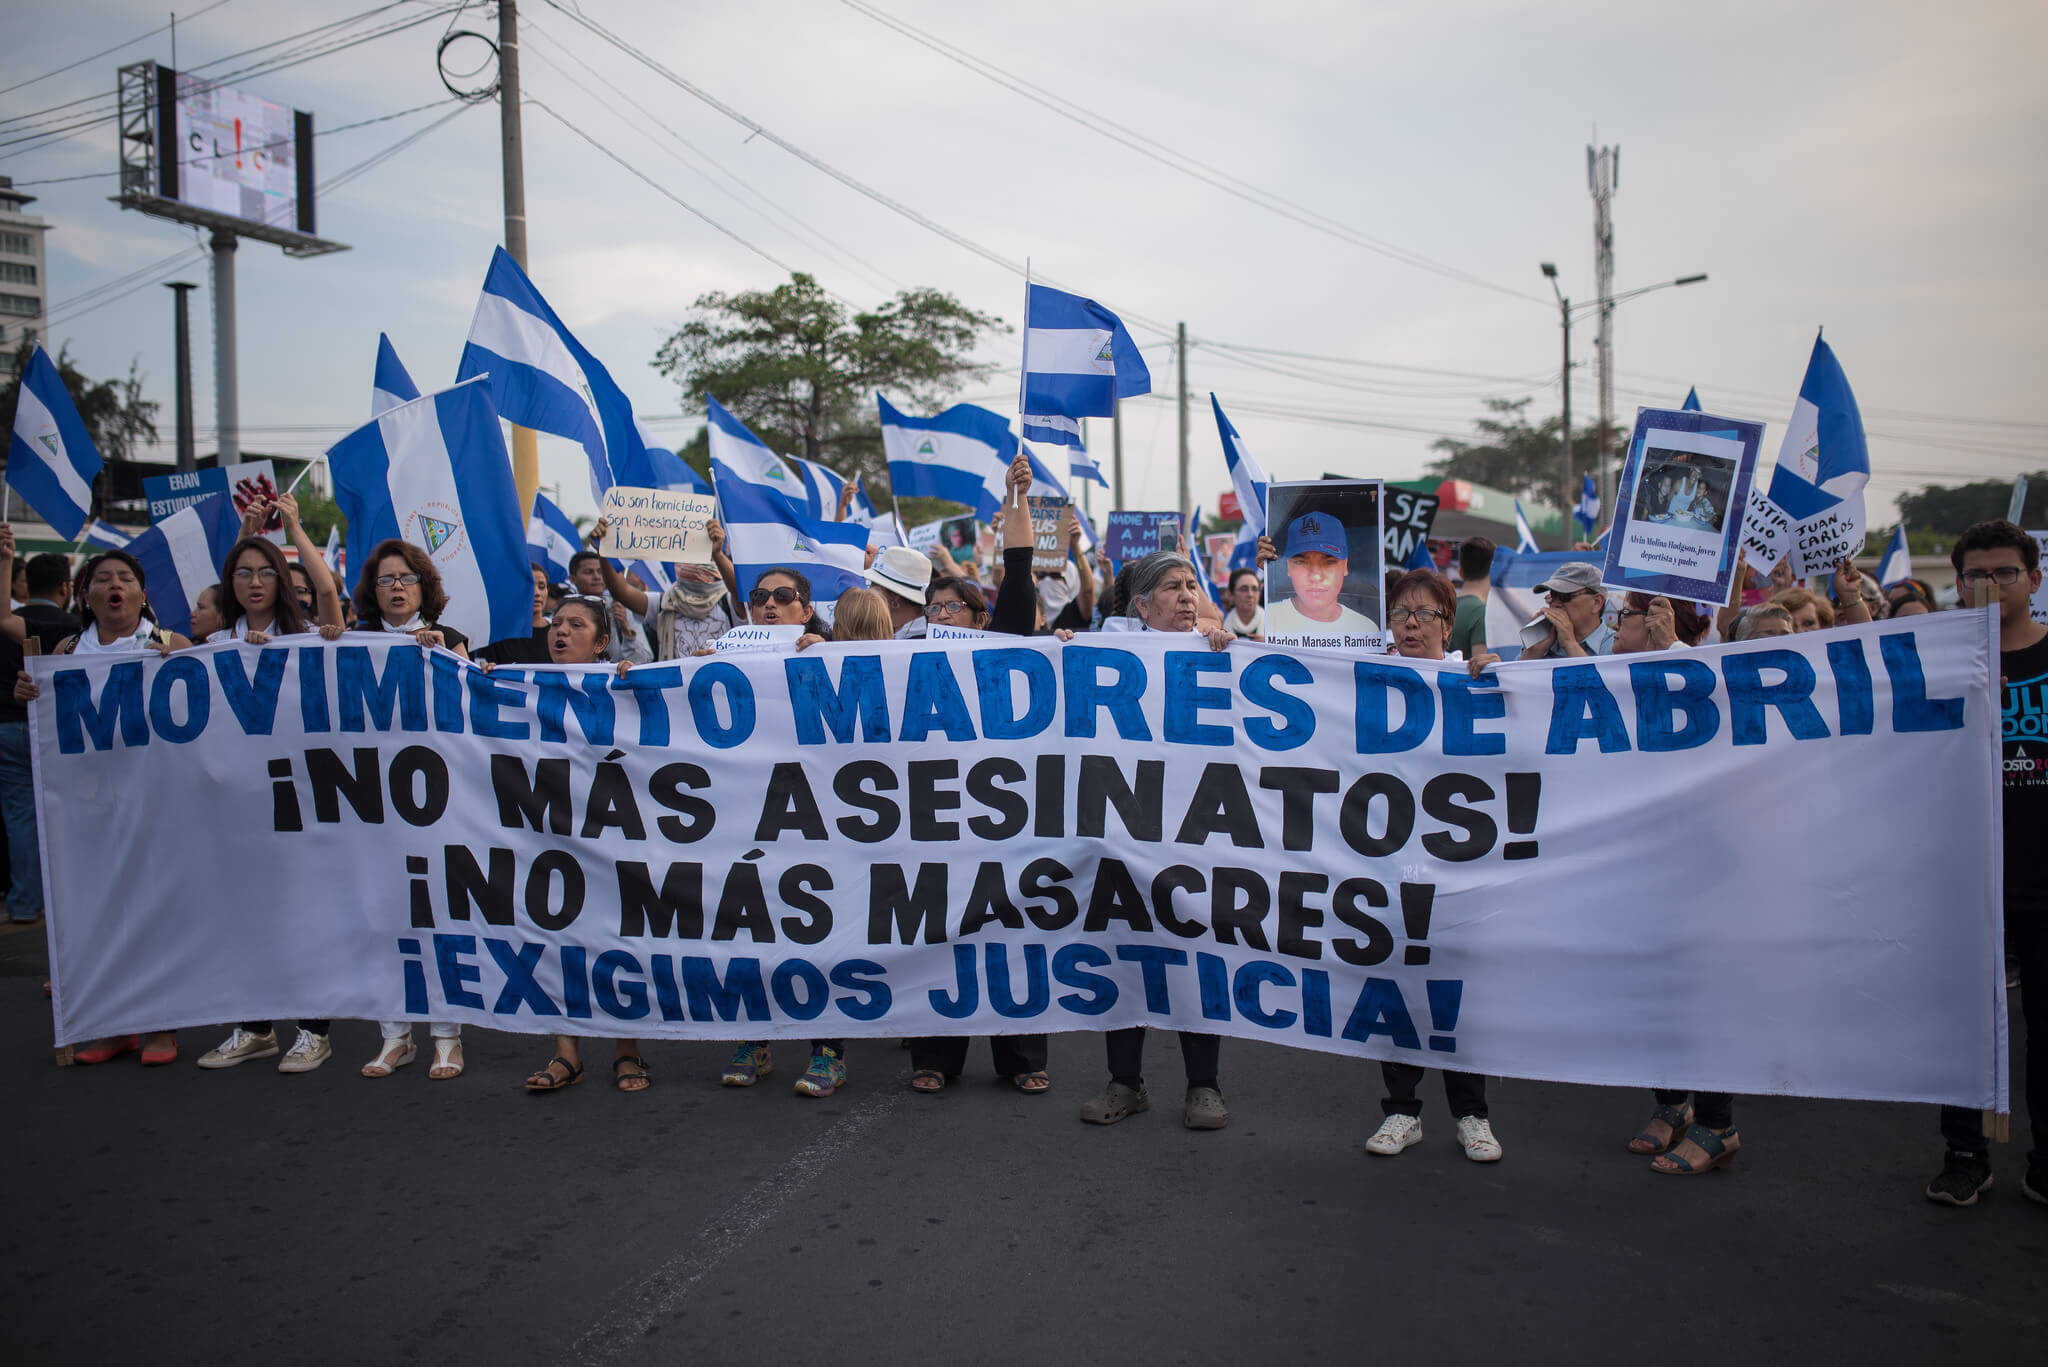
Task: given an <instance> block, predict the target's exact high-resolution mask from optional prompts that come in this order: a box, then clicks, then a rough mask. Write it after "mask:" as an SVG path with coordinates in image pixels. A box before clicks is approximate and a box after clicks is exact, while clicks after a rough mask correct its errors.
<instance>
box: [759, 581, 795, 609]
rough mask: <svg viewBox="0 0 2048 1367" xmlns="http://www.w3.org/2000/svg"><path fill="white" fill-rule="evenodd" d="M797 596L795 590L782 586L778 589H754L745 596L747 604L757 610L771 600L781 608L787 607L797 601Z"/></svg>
mask: <svg viewBox="0 0 2048 1367" xmlns="http://www.w3.org/2000/svg"><path fill="white" fill-rule="evenodd" d="M799 596H800V595H799V594H798V593H797V591H796V590H795V589H793V588H791V587H790V586H789V585H787V584H784V585H782V586H781V587H780V588H773V589H755V590H754V591H753V592H751V593H749V594H748V595H747V602H749V603H750V604H752V605H753V606H755V607H757V608H758V607H760V606H761V605H762V604H763V603H766V602H767V601H768V600H769V599H771V598H772V599H774V600H775V601H776V602H777V603H778V604H780V605H781V606H783V607H788V606H789V605H790V604H791V603H794V602H796V601H798V598H799Z"/></svg>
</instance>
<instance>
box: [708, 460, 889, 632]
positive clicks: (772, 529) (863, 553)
mask: <svg viewBox="0 0 2048 1367" xmlns="http://www.w3.org/2000/svg"><path fill="white" fill-rule="evenodd" d="M711 468H712V472H713V476H714V479H715V482H716V483H717V485H718V510H719V514H720V517H719V520H720V521H721V522H722V523H723V524H724V526H725V551H726V554H727V555H729V556H731V557H732V568H733V577H734V579H736V580H737V581H738V586H739V594H740V597H741V599H745V598H746V596H747V595H748V594H749V593H751V592H753V588H754V581H755V580H756V579H759V578H760V577H761V576H762V575H763V574H765V573H767V572H768V571H769V570H772V569H775V568H777V567H778V566H782V567H786V568H791V569H797V570H801V571H803V573H804V576H805V577H806V578H808V579H809V580H810V581H811V599H812V601H813V602H818V603H832V602H837V601H838V599H839V595H840V594H842V593H844V592H846V591H847V590H848V589H857V588H861V587H863V586H865V585H866V583H867V579H866V576H865V575H864V574H863V571H864V570H865V569H866V568H867V551H868V531H867V528H865V527H862V526H860V525H858V524H857V523H852V522H828V521H825V520H823V519H820V518H810V517H800V516H798V515H797V514H795V513H793V512H791V511H790V509H789V505H788V504H787V503H786V502H785V501H783V500H782V499H780V498H777V497H776V496H775V494H774V493H773V492H772V491H770V490H766V489H763V488H762V487H761V486H760V485H758V484H754V483H751V482H749V481H746V480H741V479H735V478H730V477H728V476H727V474H726V473H725V471H724V470H722V469H720V468H719V466H718V465H716V464H714V465H713V466H712V467H711Z"/></svg>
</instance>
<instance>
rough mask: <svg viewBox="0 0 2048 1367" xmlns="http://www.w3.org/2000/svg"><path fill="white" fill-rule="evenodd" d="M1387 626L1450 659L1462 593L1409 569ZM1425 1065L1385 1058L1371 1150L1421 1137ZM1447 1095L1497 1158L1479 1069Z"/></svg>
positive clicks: (1418, 653)
mask: <svg viewBox="0 0 2048 1367" xmlns="http://www.w3.org/2000/svg"><path fill="white" fill-rule="evenodd" d="M1387 602H1388V603H1390V604H1392V606H1391V607H1389V608H1388V609H1387V630H1388V631H1389V632H1391V633H1392V635H1393V639H1394V654H1396V655H1399V656H1401V657H1402V658H1403V659H1408V660H1444V659H1447V658H1449V657H1448V655H1447V654H1446V647H1448V646H1449V645H1450V641H1451V628H1452V626H1453V625H1455V624H1456V622H1457V619H1458V592H1457V590H1456V589H1454V588H1452V587H1451V581H1450V580H1448V579H1446V578H1444V577H1443V576H1442V575H1440V574H1438V573H1437V572H1436V571H1435V570H1409V571H1408V572H1407V573H1405V574H1403V575H1402V576H1401V577H1400V578H1399V579H1397V580H1395V581H1394V583H1393V585H1392V586H1391V587H1390V588H1389V589H1388V591H1387ZM1422 1074H1423V1069H1422V1068H1421V1067H1419V1066H1417V1065H1416V1064H1413V1063H1382V1064H1380V1079H1381V1081H1382V1082H1384V1083H1385V1084H1386V1088H1387V1094H1386V1096H1385V1097H1383V1098H1381V1100H1380V1112H1381V1114H1382V1115H1383V1116H1384V1117H1385V1118H1384V1119H1383V1120H1381V1121H1380V1127H1379V1129H1377V1130H1375V1131H1374V1132H1373V1135H1372V1137H1371V1138H1370V1139H1368V1140H1366V1141H1365V1150H1366V1152H1367V1153H1374V1154H1378V1155H1380V1156H1381V1157H1387V1158H1390V1157H1392V1156H1393V1155H1395V1154H1397V1153H1400V1152H1401V1151H1403V1150H1404V1149H1409V1148H1413V1147H1414V1146H1415V1145H1417V1144H1420V1143H1421V1142H1422V1098H1421V1096H1420V1094H1419V1088H1420V1087H1421V1085H1422ZM1443 1076H1444V1100H1445V1101H1446V1102H1447V1103H1448V1104H1449V1105H1450V1108H1451V1118H1452V1119H1453V1120H1455V1121H1456V1122H1457V1125H1458V1147H1460V1148H1462V1149H1463V1150H1464V1151H1465V1156H1466V1157H1467V1158H1469V1159H1471V1160H1472V1161H1473V1162H1475V1163H1498V1162H1499V1161H1500V1158H1501V1146H1500V1141H1499V1140H1498V1139H1496V1138H1494V1136H1493V1125H1492V1123H1491V1122H1490V1121H1489V1120H1488V1118H1487V1113H1486V1077H1485V1075H1484V1074H1481V1073H1460V1072H1454V1071H1452V1070H1451V1069H1449V1068H1446V1069H1444V1070H1443Z"/></svg>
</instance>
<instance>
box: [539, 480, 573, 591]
mask: <svg viewBox="0 0 2048 1367" xmlns="http://www.w3.org/2000/svg"><path fill="white" fill-rule="evenodd" d="M582 544H583V534H582V533H581V532H578V531H577V530H576V524H575V523H574V522H572V521H570V520H569V515H568V514H567V513H565V512H563V511H562V510H561V509H560V508H558V507H556V506H555V501H554V500H553V499H551V498H549V497H548V496H547V495H546V494H541V493H536V494H535V495H534V496H533V516H532V517H530V518H528V519H527V520H526V554H527V558H528V559H530V560H532V561H533V562H534V563H535V564H537V565H539V566H540V567H541V568H542V569H544V570H546V571H547V576H548V582H549V583H551V584H559V583H561V582H562V581H563V580H565V579H567V578H568V577H569V557H571V556H573V555H575V554H576V552H577V551H578V550H579V549H580V548H581V547H582Z"/></svg>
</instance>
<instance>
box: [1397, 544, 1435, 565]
mask: <svg viewBox="0 0 2048 1367" xmlns="http://www.w3.org/2000/svg"><path fill="white" fill-rule="evenodd" d="M1401 568H1402V569H1405V570H1433V569H1435V568H1436V557H1435V556H1433V555H1431V554H1430V553H1429V538H1428V537H1426V536H1418V537H1416V538H1415V548H1414V549H1413V550H1411V551H1409V552H1408V560H1407V562H1406V563H1405V564H1403V565H1402V566H1401Z"/></svg>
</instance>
